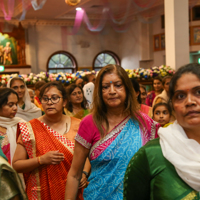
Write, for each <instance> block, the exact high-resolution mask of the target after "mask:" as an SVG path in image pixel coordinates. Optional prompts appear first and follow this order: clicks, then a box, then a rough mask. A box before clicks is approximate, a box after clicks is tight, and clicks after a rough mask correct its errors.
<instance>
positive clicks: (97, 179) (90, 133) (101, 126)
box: [65, 65, 159, 200]
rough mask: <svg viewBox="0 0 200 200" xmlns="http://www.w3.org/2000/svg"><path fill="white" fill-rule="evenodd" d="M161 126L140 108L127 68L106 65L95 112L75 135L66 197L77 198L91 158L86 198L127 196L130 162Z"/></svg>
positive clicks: (96, 94)
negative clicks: (87, 163)
mask: <svg viewBox="0 0 200 200" xmlns="http://www.w3.org/2000/svg"><path fill="white" fill-rule="evenodd" d="M158 127H159V125H158V124H157V123H155V122H154V121H153V120H152V119H150V118H149V117H148V116H147V115H145V114H143V113H140V112H139V111H138V103H137V100H136V94H135V92H134V89H133V87H132V84H131V81H130V80H129V78H128V75H127V73H126V72H125V70H124V69H123V68H122V67H120V66H118V65H107V66H105V67H104V68H102V69H101V71H100V72H99V73H98V76H97V79H96V84H95V89H94V102H93V109H92V114H90V115H88V116H86V117H85V118H83V120H82V121H81V123H80V127H79V130H78V133H77V135H76V138H75V140H76V142H75V152H74V158H73V161H72V166H71V169H70V171H69V174H68V179H67V185H66V192H65V199H66V200H67V199H70V200H74V199H76V194H77V191H78V184H79V181H80V178H81V173H82V170H83V166H84V163H85V160H86V158H87V157H89V159H90V163H91V174H90V176H89V179H88V181H89V185H88V187H87V188H85V190H84V200H93V199H95V200H98V199H99V200H100V199H112V200H113V199H115V200H121V199H123V178H124V174H125V171H126V168H127V165H128V163H129V161H130V159H131V157H132V156H133V155H134V154H135V153H136V152H137V151H138V150H139V148H140V147H141V146H143V145H144V144H146V142H148V141H149V140H150V139H153V138H155V135H156V134H157V128H158ZM72 186H73V187H72Z"/></svg>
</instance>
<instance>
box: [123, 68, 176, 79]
mask: <svg viewBox="0 0 200 200" xmlns="http://www.w3.org/2000/svg"><path fill="white" fill-rule="evenodd" d="M126 72H127V73H128V76H129V78H136V79H142V80H149V79H152V78H155V77H156V76H161V77H165V76H173V75H174V73H175V70H174V69H172V68H171V67H169V66H166V65H161V66H160V67H156V66H155V67H152V68H150V69H143V68H138V69H133V70H131V69H127V70H126Z"/></svg>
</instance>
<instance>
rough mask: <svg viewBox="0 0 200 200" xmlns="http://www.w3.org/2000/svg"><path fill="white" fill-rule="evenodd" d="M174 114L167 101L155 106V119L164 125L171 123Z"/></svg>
mask: <svg viewBox="0 0 200 200" xmlns="http://www.w3.org/2000/svg"><path fill="white" fill-rule="evenodd" d="M171 115H172V110H171V107H170V106H169V105H168V104H167V103H158V104H155V105H154V107H153V120H154V121H156V122H158V123H159V124H160V125H161V126H162V127H163V126H165V125H166V124H168V123H169V121H170V118H171Z"/></svg>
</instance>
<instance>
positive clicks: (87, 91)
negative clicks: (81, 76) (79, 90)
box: [83, 82, 94, 109]
mask: <svg viewBox="0 0 200 200" xmlns="http://www.w3.org/2000/svg"><path fill="white" fill-rule="evenodd" d="M83 92H84V96H85V98H86V100H87V103H88V108H89V109H91V108H92V103H93V92H94V83H92V82H89V83H87V84H85V85H84V86H83Z"/></svg>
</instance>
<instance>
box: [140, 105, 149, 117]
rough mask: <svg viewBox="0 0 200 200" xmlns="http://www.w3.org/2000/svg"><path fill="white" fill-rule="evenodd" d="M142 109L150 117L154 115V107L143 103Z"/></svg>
mask: <svg viewBox="0 0 200 200" xmlns="http://www.w3.org/2000/svg"><path fill="white" fill-rule="evenodd" d="M140 111H141V112H143V113H145V114H147V115H148V116H149V117H152V107H150V106H147V105H144V104H141V106H140Z"/></svg>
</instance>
